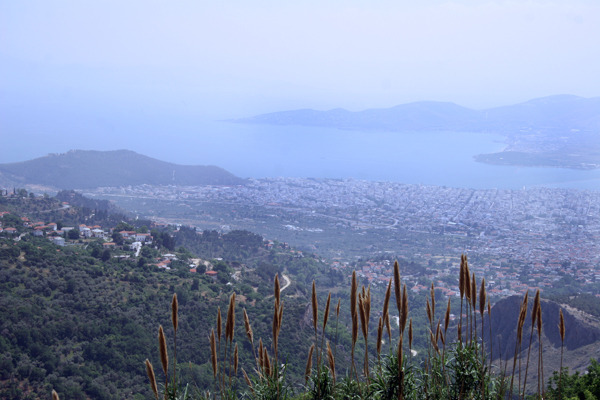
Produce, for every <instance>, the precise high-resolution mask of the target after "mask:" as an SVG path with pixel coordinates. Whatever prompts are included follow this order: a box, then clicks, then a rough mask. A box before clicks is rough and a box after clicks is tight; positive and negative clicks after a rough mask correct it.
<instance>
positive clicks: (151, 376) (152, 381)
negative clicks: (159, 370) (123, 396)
mask: <svg viewBox="0 0 600 400" xmlns="http://www.w3.org/2000/svg"><path fill="white" fill-rule="evenodd" d="M146 374H148V379H150V386H151V387H152V392H154V397H155V398H156V399H157V400H158V387H157V385H156V376H155V375H154V368H153V367H152V363H151V362H150V360H148V359H147V358H146Z"/></svg>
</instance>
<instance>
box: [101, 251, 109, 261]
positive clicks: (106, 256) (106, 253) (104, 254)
mask: <svg viewBox="0 0 600 400" xmlns="http://www.w3.org/2000/svg"><path fill="white" fill-rule="evenodd" d="M101 260H102V261H108V260H110V250H108V249H104V251H103V252H102V258H101Z"/></svg>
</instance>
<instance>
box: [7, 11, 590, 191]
mask: <svg viewBox="0 0 600 400" xmlns="http://www.w3.org/2000/svg"><path fill="white" fill-rule="evenodd" d="M598 20H600V5H599V4H598V2H597V1H594V0H570V1H566V0H544V1H527V2H522V1H512V2H511V1H502V0H490V1H485V2H474V1H470V0H451V1H442V0H426V1H420V2H398V1H391V0H382V1H376V2H360V1H347V2H337V1H329V0H328V1H325V2H322V1H320V2H315V1H306V2H297V3H288V2H280V3H277V4H276V5H275V4H274V3H272V2H265V1H252V2H243V1H238V0H235V1H233V2H226V3H215V2H212V3H207V2H197V1H182V2H178V3H177V4H167V3H164V2H152V1H151V2H137V1H126V2H122V1H121V2H117V1H112V0H111V1H106V2H78V1H72V0H65V1H61V2H58V3H54V2H52V3H49V2H44V1H40V0H33V1H32V2H27V3H23V2H3V3H1V4H0V136H1V139H2V140H1V141H0V163H5V162H16V161H24V160H28V159H32V158H35V157H40V156H43V155H46V154H48V153H50V152H65V151H68V150H71V149H84V150H115V149H130V150H134V151H137V152H139V153H141V154H145V155H148V156H151V157H155V158H157V159H160V160H165V161H171V162H175V163H179V164H195V165H206V164H213V165H217V166H220V167H223V168H225V169H227V170H228V171H230V172H232V173H234V174H236V175H238V176H240V177H275V176H294V177H315V178H348V177H353V178H355V179H367V180H389V181H398V182H405V183H423V184H429V185H446V186H454V187H469V188H514V189H519V188H522V187H523V186H534V185H544V186H560V187H574V188H580V189H592V190H600V170H592V171H589V170H588V171H583V170H581V171H580V170H568V169H557V168H518V167H506V166H492V165H485V164H480V163H476V162H474V160H473V156H474V155H476V154H481V153H488V152H494V151H499V150H500V149H502V147H503V146H504V145H503V144H502V143H500V142H499V141H501V140H502V138H500V137H496V136H493V135H481V134H473V133H440V132H437V133H436V132H434V133H428V134H424V133H414V134H397V133H384V132H358V131H354V132H347V131H338V130H331V129H318V128H303V127H276V126H260V125H239V124H232V123H227V122H217V121H218V120H223V119H230V118H243V117H249V116H252V115H256V114H260V113H268V112H275V111H282V110H293V109H300V108H314V109H319V110H327V109H332V108H337V107H342V108H346V109H349V110H352V111H357V110H364V109H368V108H385V107H392V106H394V105H398V104H402V103H408V102H412V101H420V100H433V101H451V102H455V103H457V104H459V105H462V106H466V107H470V108H474V109H483V108H488V107H494V106H501V105H507V104H516V103H519V102H523V101H526V100H530V99H533V98H536V97H543V96H549V95H556V94H573V95H579V96H584V97H594V96H598V94H599V93H600V80H598V79H597V71H598V70H599V69H600V52H599V51H598V49H599V48H600V47H598V46H597V38H598V37H600V24H598V23H597V21H598ZM107 27H108V28H107ZM594 38H596V39H594Z"/></svg>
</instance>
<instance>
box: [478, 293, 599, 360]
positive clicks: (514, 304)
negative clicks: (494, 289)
mask: <svg viewBox="0 0 600 400" xmlns="http://www.w3.org/2000/svg"><path fill="white" fill-rule="evenodd" d="M532 297H533V296H532ZM532 297H530V299H529V307H528V309H527V318H526V319H525V325H524V327H523V348H522V350H521V351H526V349H527V345H528V344H529V337H530V333H531V310H532V307H533V298H532ZM521 302H522V298H521V297H518V296H511V297H508V298H506V299H503V300H500V301H499V302H498V303H496V305H494V307H493V308H492V335H493V337H494V338H493V342H494V350H496V349H498V345H500V348H501V349H502V357H503V358H504V359H507V358H511V357H512V356H513V354H514V348H515V347H514V346H515V341H516V338H517V320H518V318H519V308H520V306H521ZM560 308H561V306H560V305H559V304H557V303H555V302H553V301H548V300H542V332H543V335H542V341H543V344H544V346H552V347H554V348H559V349H560V346H561V340H560V334H559V332H558V323H559V310H560ZM563 316H564V319H565V326H566V327H567V329H566V332H565V349H566V350H576V349H579V348H581V347H584V346H587V345H590V344H593V343H596V342H598V341H599V340H600V329H598V328H596V327H594V326H592V325H590V324H587V323H585V322H583V321H581V320H580V319H578V318H576V317H575V316H574V315H573V314H571V313H570V312H569V311H567V310H566V309H565V308H563ZM485 323H486V325H487V324H488V323H489V319H486V322H485ZM486 330H487V329H486ZM487 333H488V335H489V331H488V332H487ZM484 336H485V334H484ZM485 340H486V343H487V345H488V346H489V337H486V338H485ZM537 342H538V338H537V331H534V335H533V339H532V345H534V344H535V345H536V346H537Z"/></svg>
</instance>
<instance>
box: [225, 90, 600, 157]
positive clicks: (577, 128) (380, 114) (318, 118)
mask: <svg viewBox="0 0 600 400" xmlns="http://www.w3.org/2000/svg"><path fill="white" fill-rule="evenodd" d="M231 122H236V123H245V124H269V125H301V126H313V127H324V128H338V129H348V130H362V131H389V132H427V131H453V132H487V133H496V134H500V135H502V136H504V137H505V138H506V139H505V142H506V144H507V147H506V148H504V149H503V150H502V151H501V152H498V153H492V154H479V155H476V156H475V160H476V161H479V162H484V163H488V164H499V165H518V166H528V167H540V166H543V167H563V168H577V169H596V168H600V136H599V134H600V97H592V98H584V97H578V96H572V95H557V96H550V97H543V98H539V99H534V100H529V101H526V102H524V103H520V104H515V105H510V106H504V107H496V108H489V109H486V110H473V109H470V108H466V107H462V106H459V105H457V104H454V103H445V102H436V101H418V102H414V103H408V104H401V105H398V106H395V107H391V108H379V109H370V110H364V111H356V112H353V111H348V110H344V109H342V108H336V109H333V110H328V111H317V110H311V109H304V110H294V111H281V112H275V113H270V114H261V115H257V116H254V117H250V118H241V119H236V120H232V121H231Z"/></svg>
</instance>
